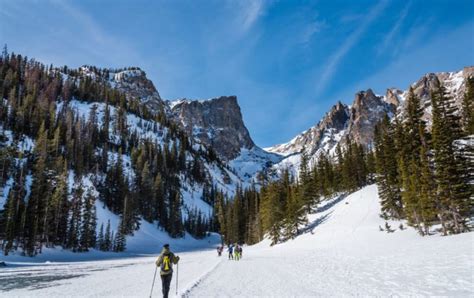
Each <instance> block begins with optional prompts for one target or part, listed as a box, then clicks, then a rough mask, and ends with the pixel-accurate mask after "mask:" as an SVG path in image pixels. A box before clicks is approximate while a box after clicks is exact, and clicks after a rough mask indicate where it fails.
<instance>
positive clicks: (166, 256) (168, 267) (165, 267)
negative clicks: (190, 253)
mask: <svg viewBox="0 0 474 298" xmlns="http://www.w3.org/2000/svg"><path fill="white" fill-rule="evenodd" d="M178 262H179V257H178V256H175V255H174V253H172V252H171V251H170V245H169V244H165V245H163V250H162V251H161V254H160V255H159V256H158V259H157V260H156V266H158V267H160V269H161V270H160V275H161V289H162V291H163V298H168V293H169V291H170V284H171V279H172V278H173V264H178Z"/></svg>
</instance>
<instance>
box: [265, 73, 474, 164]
mask: <svg viewBox="0 0 474 298" xmlns="http://www.w3.org/2000/svg"><path fill="white" fill-rule="evenodd" d="M472 76H474V67H473V66H469V67H464V69H463V70H461V71H458V72H440V73H428V74H426V75H424V76H423V77H421V78H420V79H419V80H418V81H417V82H415V83H413V84H412V85H411V87H412V88H413V91H414V93H415V95H417V96H418V97H419V98H420V99H421V104H422V106H423V109H424V115H423V118H424V120H425V121H426V122H427V125H428V127H430V125H431V96H430V94H431V91H432V90H433V89H435V88H437V87H438V86H439V85H440V84H442V85H443V86H444V87H445V88H446V91H447V93H448V94H449V95H450V96H452V97H453V98H454V99H455V102H456V104H458V105H461V102H462V99H463V97H464V93H465V90H466V79H467V78H468V77H472ZM407 95H408V90H405V91H403V90H400V89H397V88H388V89H387V91H386V94H385V95H383V96H382V95H376V94H375V93H374V92H373V91H372V90H371V89H368V90H367V91H360V92H358V93H356V95H355V99H354V101H353V103H352V105H351V106H350V108H349V107H348V106H346V105H344V104H342V103H340V102H339V103H338V104H337V105H335V106H333V107H332V108H331V110H330V111H329V112H328V113H327V114H326V115H325V116H324V117H323V119H322V120H321V121H320V122H319V123H318V124H316V125H315V126H313V127H311V128H310V129H308V130H306V131H304V132H303V133H301V134H299V135H298V136H296V137H295V138H293V139H292V140H291V141H289V142H288V143H285V144H280V145H276V146H273V147H270V148H266V150H267V151H269V152H275V153H278V154H282V155H284V156H286V158H285V159H283V160H282V161H281V162H280V163H279V164H276V165H274V168H275V169H282V168H290V169H293V171H294V172H295V173H296V172H297V169H298V167H299V163H300V154H301V153H302V152H303V151H304V152H306V153H307V154H308V155H309V158H310V162H314V161H315V160H316V159H317V157H318V156H319V155H320V154H321V153H322V152H324V153H325V154H329V155H333V154H334V152H335V147H336V145H337V144H339V143H340V144H341V145H342V146H343V145H344V142H345V141H346V140H347V139H350V140H351V141H354V142H357V143H360V144H363V145H365V146H371V144H372V142H373V132H374V127H375V124H376V123H378V122H379V121H380V120H381V119H382V117H383V116H384V115H385V114H387V115H389V116H390V117H399V118H401V119H403V117H404V113H405V105H406V97H407Z"/></svg>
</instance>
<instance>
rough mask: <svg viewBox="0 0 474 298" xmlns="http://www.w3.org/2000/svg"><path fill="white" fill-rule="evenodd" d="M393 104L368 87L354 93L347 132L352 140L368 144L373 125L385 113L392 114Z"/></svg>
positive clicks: (393, 111)
mask: <svg viewBox="0 0 474 298" xmlns="http://www.w3.org/2000/svg"><path fill="white" fill-rule="evenodd" d="M394 113H395V106H394V105H391V104H388V103H387V102H385V101H384V98H383V97H382V96H377V95H375V93H374V92H373V91H372V89H368V90H367V91H360V92H358V93H356V95H355V99H354V104H353V105H352V108H351V116H350V120H349V127H348V131H347V134H348V135H350V138H351V140H352V141H354V142H357V143H360V144H365V145H368V144H370V143H371V142H372V140H373V135H374V126H375V124H376V123H377V122H379V121H380V120H381V119H382V117H384V115H385V114H394Z"/></svg>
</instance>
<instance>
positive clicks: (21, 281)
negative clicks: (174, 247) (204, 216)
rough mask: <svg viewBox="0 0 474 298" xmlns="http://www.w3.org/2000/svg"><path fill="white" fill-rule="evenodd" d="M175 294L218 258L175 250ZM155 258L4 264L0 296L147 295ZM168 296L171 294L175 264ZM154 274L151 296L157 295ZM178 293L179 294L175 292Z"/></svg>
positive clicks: (158, 287)
mask: <svg viewBox="0 0 474 298" xmlns="http://www.w3.org/2000/svg"><path fill="white" fill-rule="evenodd" d="M177 254H178V255H179V256H180V258H181V260H180V262H179V293H184V292H186V290H187V289H189V288H192V287H193V286H194V284H195V282H196V280H197V279H199V278H200V277H201V276H203V275H204V274H206V273H207V272H209V271H211V270H213V268H215V266H216V265H217V264H218V263H219V261H220V259H219V258H217V257H216V253H215V252H214V251H211V250H206V251H196V252H184V253H177ZM155 260H156V257H154V256H153V257H137V258H126V259H117V260H107V261H88V262H70V263H50V264H43V265H33V266H31V265H30V266H17V267H15V266H11V265H10V266H8V267H6V268H3V269H0V297H32V296H34V297H68V296H81V297H124V296H127V297H128V296H132V297H149V295H150V290H151V285H152V281H153V274H154V272H155ZM174 270H175V274H174V275H173V280H172V283H171V290H170V297H173V296H174V295H175V285H176V267H174ZM161 296H162V294H161V280H160V277H159V273H158V274H157V276H156V281H155V287H154V290H153V297H161ZM179 296H181V295H180V294H179Z"/></svg>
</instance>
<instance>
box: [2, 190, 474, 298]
mask: <svg viewBox="0 0 474 298" xmlns="http://www.w3.org/2000/svg"><path fill="white" fill-rule="evenodd" d="M379 212H380V206H379V203H378V196H377V188H376V186H374V185H372V186H368V187H366V188H363V189H362V190H360V191H358V192H356V193H354V194H351V195H349V196H347V197H345V198H335V199H333V200H330V201H327V202H324V206H321V207H320V208H319V209H318V211H316V213H314V214H311V215H310V216H309V224H308V229H307V230H305V232H303V233H302V234H301V235H300V236H298V237H297V238H296V239H294V240H290V241H287V242H286V243H282V244H278V245H275V246H273V247H269V241H268V240H264V241H262V242H261V243H258V244H256V245H253V246H250V247H248V246H246V247H244V252H243V258H242V259H241V260H240V261H232V260H227V254H226V253H224V254H223V256H222V257H221V258H219V257H217V253H216V251H215V247H214V248H213V249H212V250H209V249H207V250H206V249H204V250H203V248H202V247H201V248H197V247H196V248H189V249H188V251H187V252H182V253H178V255H179V256H180V257H181V261H180V263H179V290H178V295H177V297H255V296H264V297H295V296H297V297H301V296H306V297H307V296H312V297H314V296H325V297H327V296H330V297H341V296H342V297H344V296H450V297H451V296H456V297H459V296H461V297H473V296H474V286H473V285H474V283H473V272H474V271H473V269H474V268H473V262H474V261H473V260H474V258H473V255H474V250H473V243H474V241H473V240H474V233H466V234H461V235H455V236H448V237H442V236H439V235H433V236H430V237H421V236H419V235H417V233H416V231H415V230H414V229H412V228H409V229H405V230H403V231H400V230H399V229H397V227H398V225H399V222H394V221H390V222H389V224H390V225H392V228H393V229H395V230H396V231H395V232H394V233H390V234H388V233H386V232H380V231H379V225H380V226H384V224H385V221H384V220H382V219H381V218H380V217H379ZM183 241H189V240H183ZM206 242H207V241H206ZM176 245H177V243H176ZM213 245H215V242H211V243H210V244H208V248H209V246H211V247H212V246H213ZM155 258H156V255H153V257H151V256H150V255H147V256H139V257H133V258H132V257H127V258H122V259H115V260H101V261H86V262H65V263H50V264H44V263H42V264H31V263H25V262H18V263H9V264H8V265H9V266H8V267H6V268H2V269H0V296H1V297H75V296H86V297H125V296H126V297H149V295H150V289H151V283H152V279H153V273H154V270H155V267H154V261H155ZM7 261H8V259H7ZM7 263H8V262H7ZM175 270H176V268H175ZM175 282H176V273H175V275H174V276H173V280H172V284H171V291H170V297H174V296H175V294H176V292H175V291H176V289H175ZM153 297H161V281H160V278H159V276H157V279H156V282H155V287H154V291H153Z"/></svg>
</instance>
